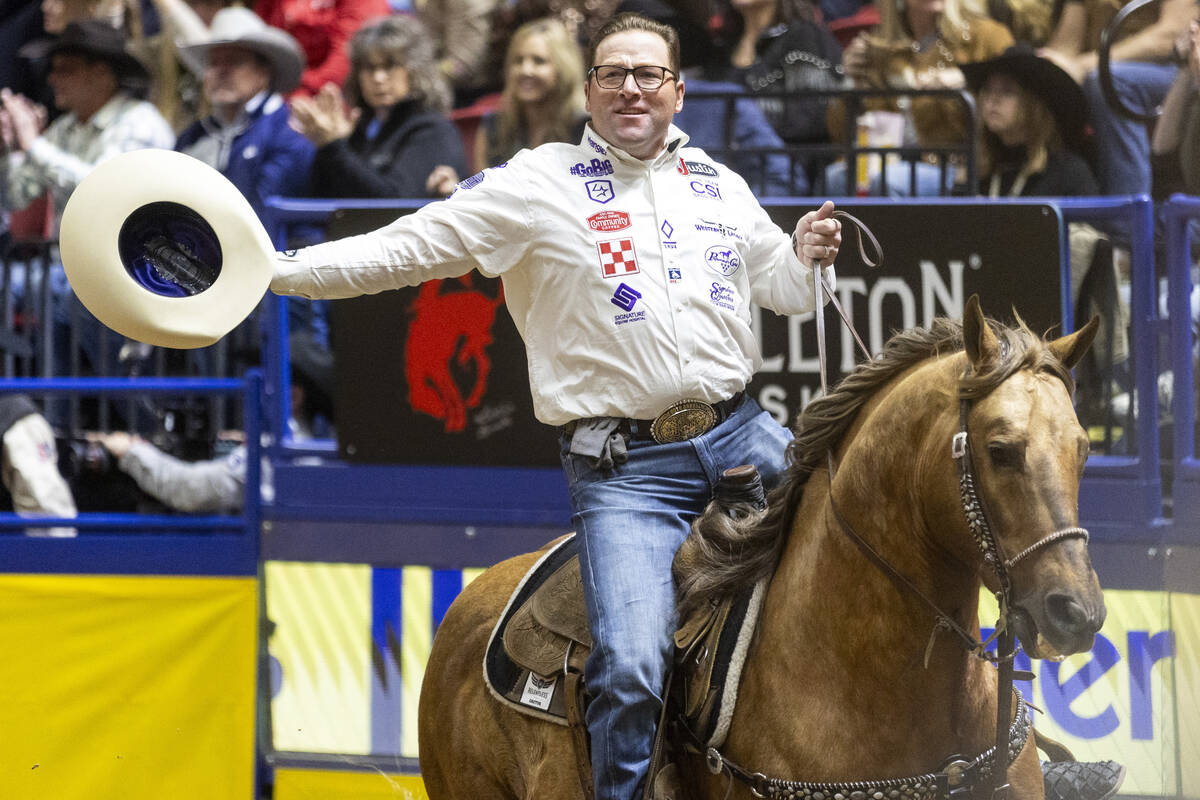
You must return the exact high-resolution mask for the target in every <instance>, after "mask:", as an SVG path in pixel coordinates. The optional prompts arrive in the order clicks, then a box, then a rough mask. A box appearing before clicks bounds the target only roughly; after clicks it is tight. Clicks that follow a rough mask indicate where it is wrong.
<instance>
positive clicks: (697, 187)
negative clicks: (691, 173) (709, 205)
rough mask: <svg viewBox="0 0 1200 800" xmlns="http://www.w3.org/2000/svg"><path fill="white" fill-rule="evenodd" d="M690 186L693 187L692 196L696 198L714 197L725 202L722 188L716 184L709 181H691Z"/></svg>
mask: <svg viewBox="0 0 1200 800" xmlns="http://www.w3.org/2000/svg"><path fill="white" fill-rule="evenodd" d="M688 186H689V187H691V190H692V194H694V195H695V196H696V197H712V198H714V199H716V200H723V199H724V198H722V197H721V187H720V186H717V184H715V183H709V182H707V181H689V182H688Z"/></svg>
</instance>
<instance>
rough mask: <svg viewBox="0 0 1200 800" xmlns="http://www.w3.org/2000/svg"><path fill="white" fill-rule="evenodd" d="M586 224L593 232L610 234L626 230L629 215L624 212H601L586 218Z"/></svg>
mask: <svg viewBox="0 0 1200 800" xmlns="http://www.w3.org/2000/svg"><path fill="white" fill-rule="evenodd" d="M587 223H588V227H589V228H591V229H592V230H594V231H603V232H604V233H611V232H612V231H620V230H624V229H625V228H628V227H629V215H628V214H626V213H625V212H624V211H601V212H599V213H596V214H592V215H591V216H590V217H588V220H587Z"/></svg>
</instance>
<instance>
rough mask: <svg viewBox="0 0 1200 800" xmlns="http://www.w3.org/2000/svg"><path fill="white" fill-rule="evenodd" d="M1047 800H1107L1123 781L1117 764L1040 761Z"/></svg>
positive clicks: (1122, 769) (1121, 772)
mask: <svg viewBox="0 0 1200 800" xmlns="http://www.w3.org/2000/svg"><path fill="white" fill-rule="evenodd" d="M1042 777H1043V778H1044V779H1045V782H1046V800H1108V798H1110V797H1112V796H1113V795H1114V794H1116V793H1117V790H1118V789H1120V788H1121V783H1122V782H1123V781H1124V780H1125V765H1124V764H1118V763H1117V762H1116V761H1043V762H1042Z"/></svg>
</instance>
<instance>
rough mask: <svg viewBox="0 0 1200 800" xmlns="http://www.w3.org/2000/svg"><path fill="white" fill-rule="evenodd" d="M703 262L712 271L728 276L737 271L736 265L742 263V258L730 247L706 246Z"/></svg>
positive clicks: (738, 265)
mask: <svg viewBox="0 0 1200 800" xmlns="http://www.w3.org/2000/svg"><path fill="white" fill-rule="evenodd" d="M704 264H705V266H707V267H708V268H709V269H711V270H712V271H713V272H716V273H719V274H721V275H724V276H725V277H726V278H728V277H729V276H730V275H732V274H733V273H735V272H737V271H738V267H740V266H741V265H742V259H741V258H739V257H738V254H737V251H736V250H734V249H733V248H732V247H725V246H724V245H718V246H716V247H710V248H708V250H707V252H705V253H704Z"/></svg>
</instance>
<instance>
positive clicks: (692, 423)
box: [650, 400, 717, 444]
mask: <svg viewBox="0 0 1200 800" xmlns="http://www.w3.org/2000/svg"><path fill="white" fill-rule="evenodd" d="M716 424H717V410H716V409H715V408H713V407H712V406H711V405H709V404H708V403H705V402H704V401H703V400H680V401H679V402H678V403H672V404H671V405H670V406H668V407H667V410H666V411H664V412H662V413H661V414H659V415H658V416H657V417H655V419H654V422H652V423H651V424H650V436H651V438H653V439H654V441H656V442H658V443H659V444H674V443H675V442H686V441H687V440H688V439H694V438H696V437H697V436H699V435H701V434H702V433H708V432H709V431H710V430H712V427H713V426H714V425H716Z"/></svg>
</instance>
